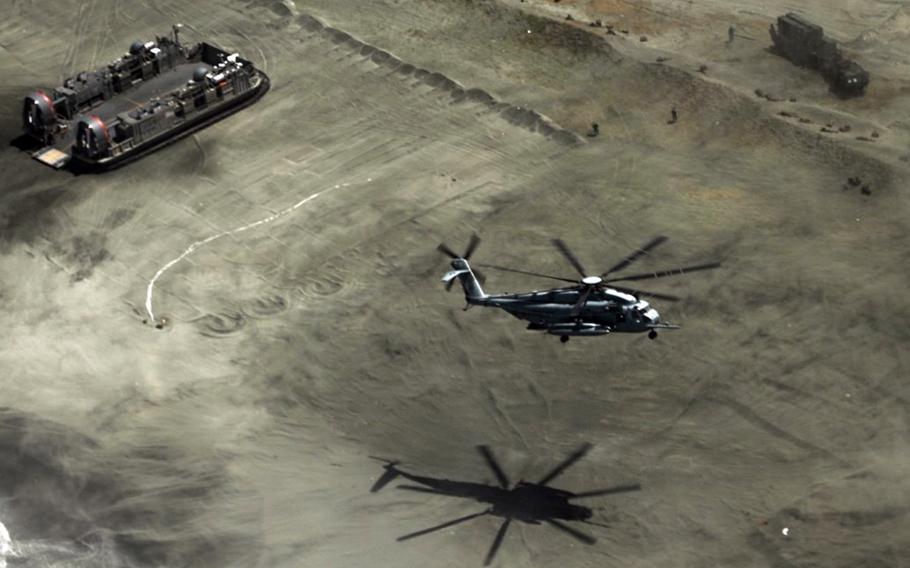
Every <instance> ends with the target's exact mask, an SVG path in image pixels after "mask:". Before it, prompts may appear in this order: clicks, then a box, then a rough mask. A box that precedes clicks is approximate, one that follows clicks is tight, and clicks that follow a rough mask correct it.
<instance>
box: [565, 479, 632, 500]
mask: <svg viewBox="0 0 910 568" xmlns="http://www.w3.org/2000/svg"><path fill="white" fill-rule="evenodd" d="M629 491H641V485H639V484H638V483H634V484H632V485H617V486H616V487H610V488H609V489H596V490H594V491H582V492H581V493H576V494H574V495H572V496H571V497H569V499H570V500H571V499H585V498H587V497H599V496H601V495H613V494H614V493H628V492H629Z"/></svg>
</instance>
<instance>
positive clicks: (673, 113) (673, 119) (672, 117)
mask: <svg viewBox="0 0 910 568" xmlns="http://www.w3.org/2000/svg"><path fill="white" fill-rule="evenodd" d="M677 119H679V113H677V112H676V107H675V106H674V107H673V108H671V109H670V120H668V121H667V124H676V121H677Z"/></svg>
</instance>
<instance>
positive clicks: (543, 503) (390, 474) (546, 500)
mask: <svg viewBox="0 0 910 568" xmlns="http://www.w3.org/2000/svg"><path fill="white" fill-rule="evenodd" d="M591 447H592V446H591V445H590V444H584V445H582V446H581V447H580V448H578V449H577V450H575V451H574V452H572V453H571V454H569V456H568V457H566V458H565V459H564V460H563V461H562V462H561V463H559V464H558V465H557V466H556V467H554V468H553V469H552V470H550V472H549V473H547V474H546V475H545V476H543V477H542V478H540V480H539V481H537V482H533V483H532V482H528V481H524V480H521V481H519V482H518V483H515V484H514V485H513V484H512V483H511V482H510V481H509V478H508V476H506V474H505V472H504V471H503V469H502V467H500V465H499V462H498V461H497V460H496V457H495V456H494V455H493V452H492V450H490V448H489V447H488V446H485V445H481V446H477V447H476V449H477V451H478V452H480V455H481V456H482V457H483V459H484V461H485V462H486V464H487V466H488V467H489V468H490V470H491V471H492V472H493V475H494V476H495V477H496V481H497V483H498V485H485V484H483V483H473V482H468V481H452V480H449V479H442V478H435V477H427V476H423V475H415V474H412V473H408V472H406V471H403V470H401V469H399V468H398V462H395V461H391V460H386V459H383V458H375V457H374V458H373V459H377V460H379V461H383V462H385V465H384V466H383V468H384V469H385V472H384V473H383V474H382V476H381V477H380V478H379V479H378V480H377V481H376V482H375V483H374V484H373V487H372V488H371V489H370V491H371V492H373V493H375V492H377V491H379V490H380V489H382V488H383V487H385V486H386V485H388V484H389V483H391V482H392V481H393V480H395V479H396V478H398V477H403V478H405V479H407V480H409V481H412V482H415V483H419V484H420V485H398V486H396V488H398V489H404V490H407V491H415V492H418V493H429V494H432V495H443V496H448V497H462V498H466V499H474V500H475V501H479V502H481V503H488V504H490V507H489V508H488V509H485V510H483V511H480V512H477V513H472V514H470V515H466V516H464V517H459V518H457V519H453V520H451V521H447V522H445V523H442V524H439V525H436V526H433V527H430V528H427V529H422V530H419V531H415V532H412V533H408V534H406V535H403V536H400V537H398V538H397V540H398V542H402V541H406V540H410V539H412V538H416V537H419V536H423V535H425V534H429V533H432V532H436V531H439V530H442V529H445V528H448V527H451V526H454V525H457V524H460V523H464V522H466V521H470V520H471V519H476V518H478V517H482V516H485V515H490V516H494V517H500V518H502V519H503V521H502V524H501V525H499V530H498V531H497V533H496V537H495V538H494V539H493V543H492V545H491V546H490V548H489V550H488V551H487V555H486V557H485V559H484V563H483V565H484V566H489V565H490V564H491V563H492V562H493V558H494V557H495V556H496V553H497V552H498V551H499V547H500V546H501V545H502V541H503V539H504V538H505V536H506V531H507V530H508V529H509V525H510V524H511V523H512V521H520V522H523V523H528V524H533V525H539V524H541V523H547V524H548V525H550V526H552V527H554V528H556V529H558V530H560V531H562V532H564V533H566V534H568V535H569V536H571V537H572V538H575V539H576V540H578V541H580V542H583V543H585V544H594V543H595V542H597V540H596V539H595V538H594V537H592V536H591V535H589V534H586V533H584V532H582V531H580V530H578V529H576V528H574V527H572V526H569V525H568V524H566V523H565V522H564V521H577V522H581V523H585V524H589V525H595V526H606V525H602V524H600V523H596V522H594V521H591V520H590V518H591V516H592V515H593V511H592V510H591V509H589V508H588V507H583V506H581V505H575V504H574V503H572V501H573V500H575V499H584V498H589V497H599V496H602V495H611V494H615V493H625V492H629V491H640V490H641V485H640V484H637V483H635V484H629V485H619V486H616V487H611V488H609V489H599V490H594V491H582V492H580V493H573V492H571V491H566V490H564V489H557V488H555V487H550V485H549V483H550V482H551V481H553V480H554V479H556V478H557V477H558V476H559V475H561V474H562V473H563V472H564V471H565V470H566V469H568V468H569V467H570V466H572V465H573V464H574V463H575V462H577V461H578V460H580V459H581V458H583V457H584V456H585V455H586V454H587V453H588V452H589V451H590V450H591ZM371 457H372V456H371Z"/></svg>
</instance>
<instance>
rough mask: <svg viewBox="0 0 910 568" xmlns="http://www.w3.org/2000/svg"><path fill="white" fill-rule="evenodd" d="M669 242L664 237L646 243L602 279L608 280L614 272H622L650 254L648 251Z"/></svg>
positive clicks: (602, 275)
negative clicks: (608, 276) (609, 275)
mask: <svg viewBox="0 0 910 568" xmlns="http://www.w3.org/2000/svg"><path fill="white" fill-rule="evenodd" d="M667 240H668V237H665V236H663V235H661V236H658V237H655V238H653V239H651V240H650V241H649V242H648V243H646V244H645V245H644V246H642V247H641V248H640V249H638V250H636V251H635V252H633V253H632V254H630V255H629V256H627V257H626V258H624V259H622V260H620V261H619V262H617V263H616V264H614V265H613V266H612V267H610V268H608V269H607V271H606V272H604V273H603V274H601V275H600V277H601V278H606V277H607V275H608V274H612V273H613V272H617V271H619V270H622V269H623V268H625V267H627V266H629V265H630V264H632V263H633V262H635V261H636V260H638V259H639V258H641V257H642V256H644V255H646V254H648V251H650V250H651V249H653V248H654V247H656V246H658V245H660V244H662V243H665V242H666V241H667Z"/></svg>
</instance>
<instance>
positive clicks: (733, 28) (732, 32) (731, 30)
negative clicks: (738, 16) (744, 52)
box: [727, 26, 736, 43]
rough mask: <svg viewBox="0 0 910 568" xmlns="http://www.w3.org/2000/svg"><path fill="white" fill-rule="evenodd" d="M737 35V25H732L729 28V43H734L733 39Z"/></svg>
mask: <svg viewBox="0 0 910 568" xmlns="http://www.w3.org/2000/svg"><path fill="white" fill-rule="evenodd" d="M735 37H736V26H730V28H729V29H728V30H727V43H733V39H734V38H735Z"/></svg>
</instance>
